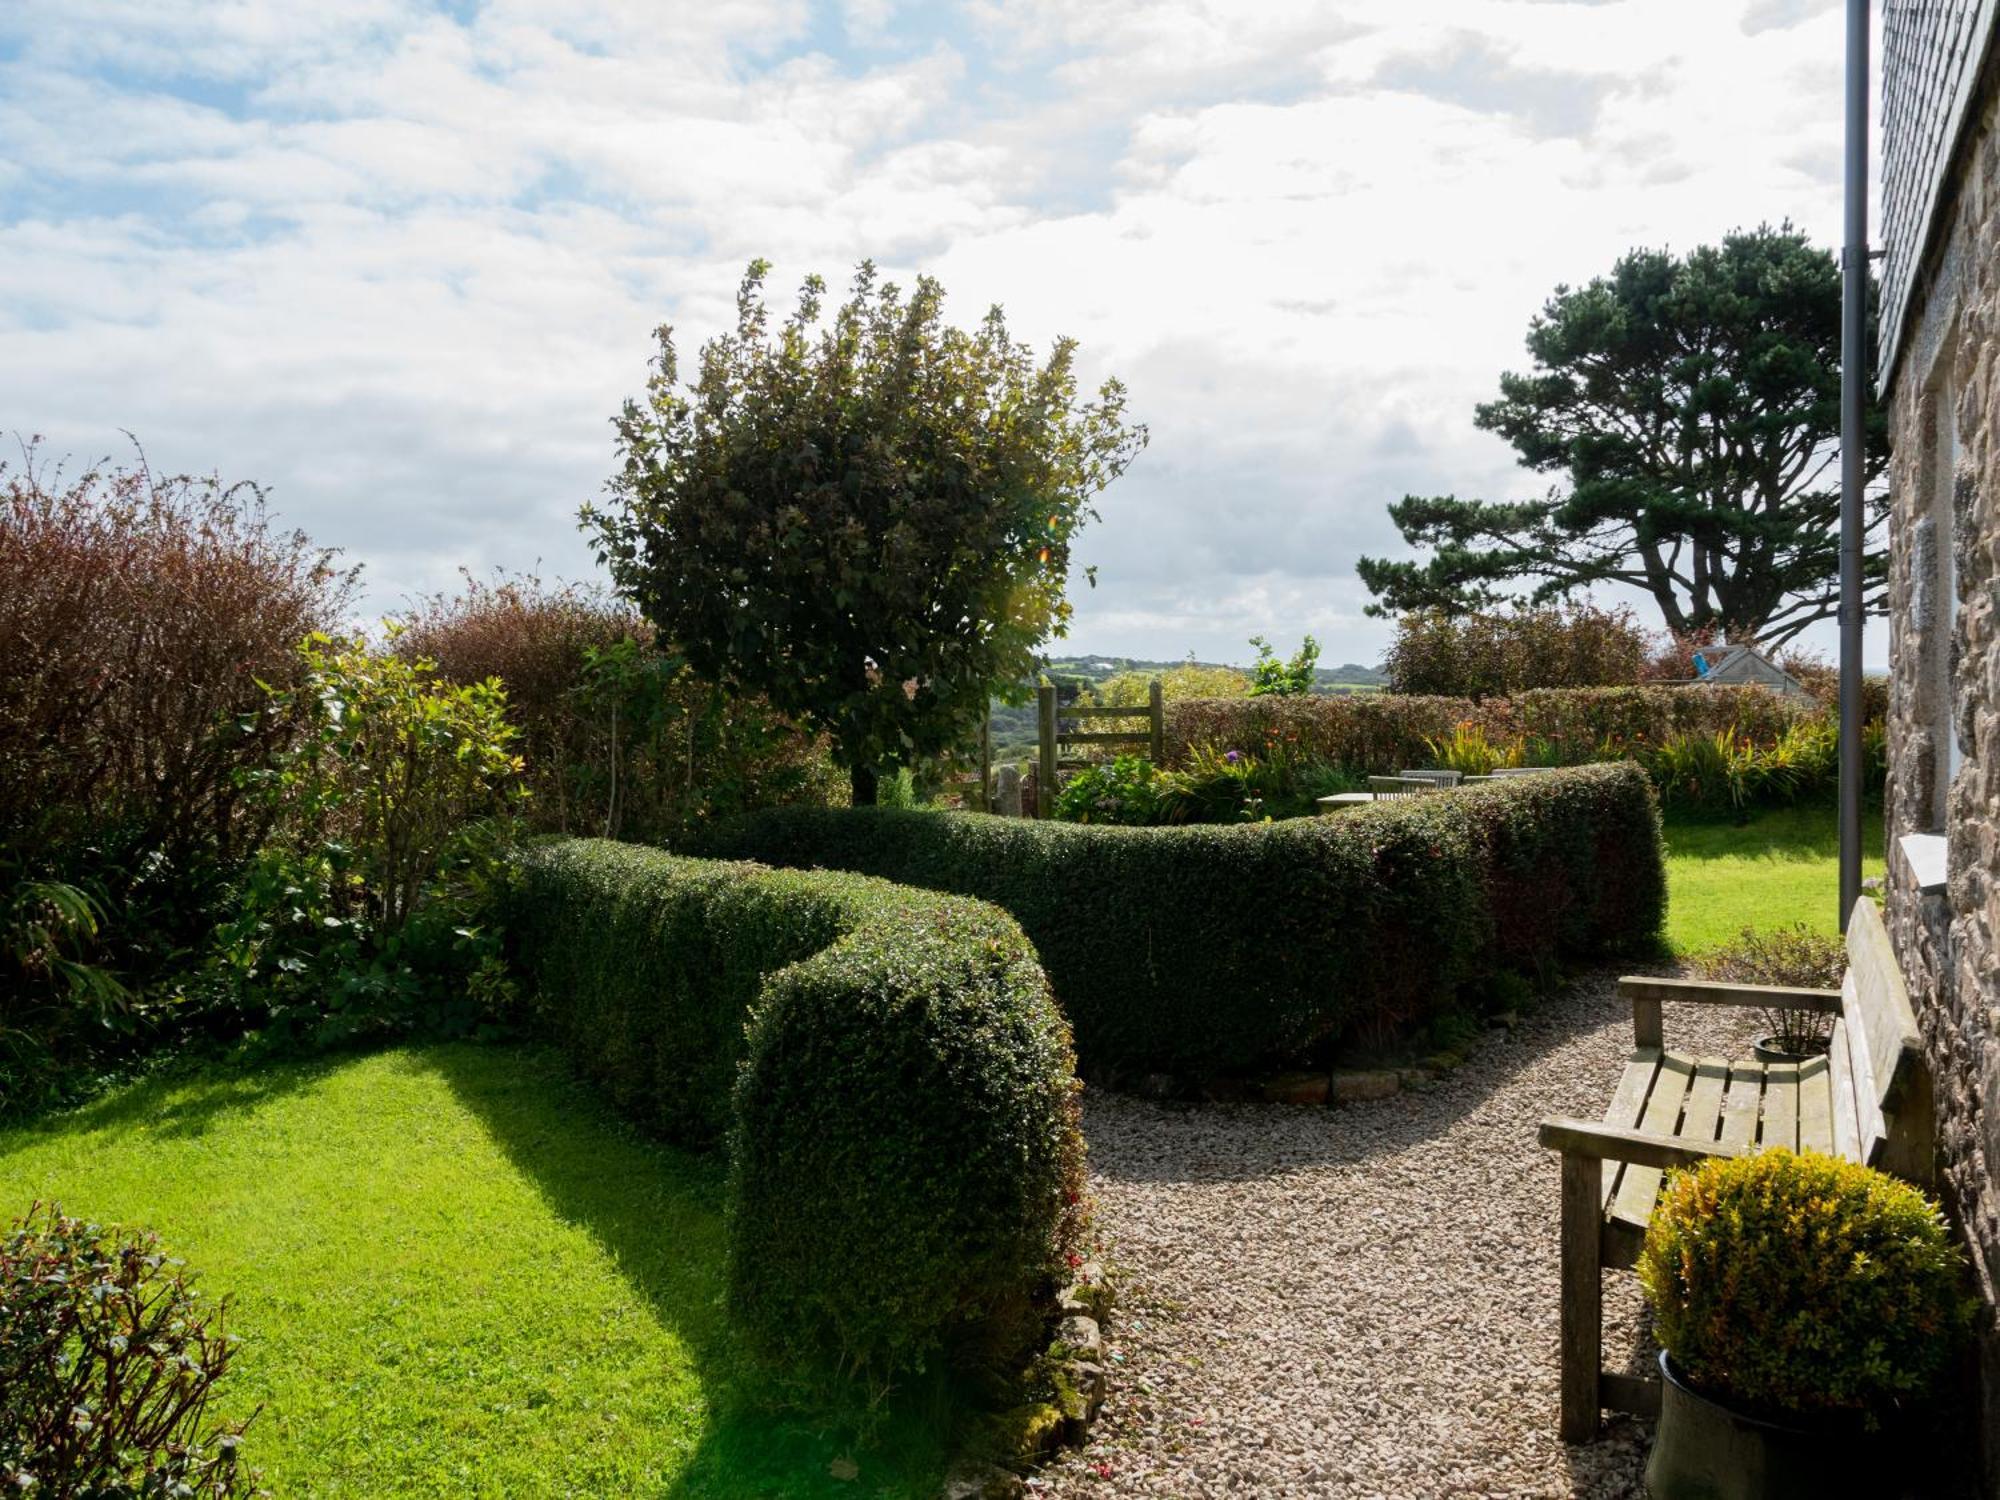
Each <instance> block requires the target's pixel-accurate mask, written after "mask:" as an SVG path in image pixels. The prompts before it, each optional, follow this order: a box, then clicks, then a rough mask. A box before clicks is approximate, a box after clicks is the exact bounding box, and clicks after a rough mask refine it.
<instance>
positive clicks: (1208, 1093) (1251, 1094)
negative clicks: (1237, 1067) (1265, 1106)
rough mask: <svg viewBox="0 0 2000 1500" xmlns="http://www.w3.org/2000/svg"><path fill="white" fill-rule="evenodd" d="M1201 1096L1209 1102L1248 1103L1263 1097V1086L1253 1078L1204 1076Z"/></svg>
mask: <svg viewBox="0 0 2000 1500" xmlns="http://www.w3.org/2000/svg"><path fill="white" fill-rule="evenodd" d="M1201 1097H1202V1098H1203V1099H1205V1100H1207V1101H1208V1102H1209V1103H1210V1104H1249V1103H1251V1102H1253V1101H1254V1100H1258V1099H1262V1098H1263V1097H1264V1086H1263V1085H1262V1084H1261V1083H1259V1082H1258V1081H1257V1080H1256V1079H1254V1078H1231V1077H1217V1078H1204V1079H1203V1080H1202V1081H1201Z"/></svg>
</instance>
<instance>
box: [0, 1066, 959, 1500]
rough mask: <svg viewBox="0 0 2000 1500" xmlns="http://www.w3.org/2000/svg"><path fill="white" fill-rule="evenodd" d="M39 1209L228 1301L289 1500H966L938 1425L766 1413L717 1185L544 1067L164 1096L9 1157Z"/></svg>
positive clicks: (244, 1398) (266, 1458) (314, 1076)
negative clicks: (950, 1493)
mask: <svg viewBox="0 0 2000 1500" xmlns="http://www.w3.org/2000/svg"><path fill="white" fill-rule="evenodd" d="M38 1197H39V1198H42V1199H44V1200H55V1201H59V1202H60V1203H61V1205H62V1207H63V1208H64V1209H65V1210H66V1211H68V1212H71V1213H74V1214H79V1215H82V1216H86V1217H91V1218H96V1219H99V1220H107V1221H118V1222H126V1223H141V1224H146V1225H149V1226H151V1227H153V1228H155V1229H157V1230H159V1231H160V1232H161V1233H162V1234H163V1235H164V1236H165V1237H166V1239H167V1241H168V1243H169V1246H170V1248H172V1249H173V1250H174V1251H175V1252H176V1253H178V1254H179V1255H181V1256H183V1257H184V1258H185V1259H186V1260H187V1261H188V1262H189V1263H190V1264H191V1265H192V1266H193V1267H195V1268H196V1269H198V1270H199V1271H200V1273H201V1280H202V1284H203V1285H204V1287H205V1288H206V1289H207V1290H208V1291H209V1292H210V1293H211V1294H220V1293H228V1294H230V1296H231V1297H232V1298H233V1299H234V1316H233V1318H232V1320H231V1321H232V1326H233V1329H234V1331H235V1332H236V1333H238V1334H239V1335H240V1336H241V1338H242V1340H243V1343H242V1348H241V1352H240V1353H239V1355H238V1357H237V1362H236V1365H235V1367H234V1369H233V1370H232V1372H231V1374H230V1377H229V1379H228V1381H227V1382H225V1385H224V1390H225V1391H226V1392H227V1400H226V1401H225V1402H224V1407H225V1410H226V1412H227V1413H228V1414H231V1415H238V1416H240V1415H243V1414H246V1413H247V1412H249V1411H250V1410H251V1409H252V1408H253V1407H255V1406H257V1405H259V1404H260V1403H261V1404H262V1405H263V1407H264V1411H263V1413H262V1415H260V1416H259V1417H258V1418H257V1420H256V1422H255V1424H254V1425H253V1427H252V1428H251V1430H250V1435H249V1439H248V1441H247V1442H246V1445H245V1452H246V1454H247V1455H248V1457H249V1460H250V1462H251V1463H253V1464H254V1465H256V1466H258V1467H261V1468H262V1469H263V1470H264V1474H265V1483H266V1485H267V1487H268V1488H269V1489H270V1490H271V1491H272V1492H273V1493H275V1494H278V1495H285V1496H291V1495H356V1496H371V1497H374V1496H390V1495H453V1496H459V1495H495V1496H499V1495H506V1496H522V1495H565V1494H568V1495H591V1496H597V1495H618V1496H628V1495H629V1496H674V1497H697V1496H753V1495H754V1496H760V1497H762V1496H816V1495H840V1496H847V1497H853V1496H857V1495H865V1496H902V1495H924V1496H929V1495H933V1494H935V1493H936V1491H937V1488H938V1485H939V1471H940V1467H941V1463H942V1455H941V1451H940V1446H939V1441H938V1439H937V1438H936V1437H934V1436H933V1435H932V1430H933V1424H932V1423H930V1422H928V1421H924V1420H921V1419H920V1417H919V1416H917V1415H913V1414H909V1413H904V1414H901V1415H898V1416H895V1417H892V1418H890V1419H888V1421H887V1422H886V1424H885V1425H884V1426H883V1428H882V1429H881V1430H879V1431H878V1432H877V1434H876V1438H877V1440H876V1442H875V1443H874V1444H872V1445H870V1446H867V1447H857V1446H855V1444H854V1441H853V1428H852V1427H851V1426H848V1427H843V1426H842V1424H841V1423H839V1422H836V1421H833V1420H831V1419H828V1420H821V1421H809V1420H806V1419H805V1418H802V1417H799V1416H797V1415H784V1414H781V1413H780V1412H778V1411H777V1410H776V1409H774V1408H773V1407H772V1406H771V1405H770V1404H769V1403H768V1402H767V1401H765V1400H763V1399H761V1398H762V1395H763V1393H765V1392H767V1391H769V1390H770V1389H771V1388H772V1387H771V1385H770V1382H769V1381H768V1379H765V1378H760V1375H759V1372H757V1371H756V1370H754V1369H752V1368H749V1367H748V1363H747V1361H746V1360H745V1359H744V1358H743V1357H742V1356H741V1355H740V1354H739V1353H737V1352H736V1351H735V1350H734V1348H733V1347H732V1345H731V1341H730V1337H729V1333H728V1329H727V1326H726V1324H725V1321H724V1317H723V1312H722V1308H721V1306H720V1301H719V1299H720V1296H721V1291H722V1272H721V1257H722V1250H723V1235H722V1222H721V1181H720V1167H719V1164H718V1163H716V1162H714V1161H711V1160H709V1159H706V1158H696V1157H689V1156H685V1155H682V1154H679V1153H675V1152H672V1151H669V1150H665V1149H663V1148H660V1147H657V1146H654V1145H650V1144H647V1143H644V1142H642V1141H639V1140H636V1139H634V1138H633V1137H632V1136H631V1135H629V1134H628V1133H627V1132H625V1131H624V1130H623V1129H621V1128H620V1127H619V1126H618V1124H617V1122H616V1121H614V1120H612V1119H610V1118H608V1117H607V1116H605V1115H604V1114H603V1113H602V1112H601V1111H600V1110H599V1108H598V1107H597V1105H596V1104H595V1102H594V1100H593V1099H592V1098H591V1097H590V1096H589V1095H588V1094H587V1092H586V1091H585V1090H583V1089H581V1088H579V1087H578V1086H576V1085H574V1084H573V1083H571V1082H570V1081H569V1080H568V1078H567V1076H566V1074H565V1073H564V1072H563V1069H562V1067H561V1064H560V1060H559V1059H556V1058H554V1057H553V1056H552V1055H550V1054H548V1053H545V1052H542V1051H540V1050H537V1049H532V1048H525V1047H483V1048H481V1047H471V1046H433V1047H424V1048H406V1049H399V1050H395V1051H389V1052H382V1053H377V1054H373V1055H369V1056H363V1057H358V1058H357V1057H347V1058H341V1059H337V1060H333V1061H325V1062H318V1063H308V1064H292V1065H282V1066H264V1067H261V1068H257V1069H253V1070H251V1071H248V1072H243V1073H232V1074H230V1075H228V1076H224V1075H222V1074H219V1073H210V1074H205V1075H201V1076H198V1077H195V1078H194V1079H192V1080H189V1079H186V1078H183V1079H181V1080H178V1081H170V1080H169V1081H162V1080H155V1081H151V1082H145V1083H141V1084H138V1085H136V1086H134V1087H131V1088H128V1089H126V1090H124V1091H122V1092H120V1093H118V1094H115V1095H112V1096H110V1097H108V1098H106V1099H103V1100H100V1101H99V1102H97V1103H96V1104H95V1105H92V1106H90V1107H88V1108H86V1109H83V1110H80V1111H78V1112H76V1113H74V1114H71V1115H67V1116H63V1117H59V1118H57V1119H54V1120H51V1121H45V1122H42V1123H40V1124H38V1125H35V1126H32V1127H27V1128H22V1129H16V1130H12V1131H8V1132H5V1133H0V1219H4V1218H6V1217H8V1216H11V1215H17V1214H20V1213H22V1212H24V1211H25V1210H26V1208H27V1206H28V1204H29V1203H30V1202H32V1201H33V1200H35V1199H36V1198H38ZM788 1410H790V1411H793V1412H796V1411H797V1410H798V1408H796V1407H793V1408H788ZM836 1459H846V1460H851V1461H853V1462H855V1463H856V1464H858V1467H859V1474H858V1478H857V1479H849V1480H846V1481H842V1480H838V1479H835V1478H834V1477H832V1475H831V1473H830V1471H829V1465H830V1464H832V1463H833V1462H834V1461H835V1460H836ZM840 1467H841V1469H842V1471H843V1472H845V1469H846V1466H845V1464H842V1465H840Z"/></svg>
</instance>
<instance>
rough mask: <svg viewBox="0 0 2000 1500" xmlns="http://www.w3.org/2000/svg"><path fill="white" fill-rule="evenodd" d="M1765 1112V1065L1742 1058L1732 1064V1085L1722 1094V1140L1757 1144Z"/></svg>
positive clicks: (1745, 1146) (1746, 1145)
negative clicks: (1758, 1128)
mask: <svg viewBox="0 0 2000 1500" xmlns="http://www.w3.org/2000/svg"><path fill="white" fill-rule="evenodd" d="M1763 1112H1764V1065H1763V1064H1762V1063H1760V1062H1757V1061H1754V1060H1746V1059H1742V1058H1739V1059H1738V1060H1737V1061H1735V1062H1733V1063H1731V1064H1730V1065H1729V1088H1728V1090H1727V1091H1726V1092H1725V1093H1724V1094H1723V1096H1722V1135H1721V1140H1722V1143H1723V1144H1724V1145H1725V1146H1735V1147H1737V1148H1738V1149H1748V1148H1749V1147H1751V1146H1754V1145H1755V1144H1756V1143H1757V1122H1758V1119H1759V1117H1760V1116H1761V1115H1762V1114H1763Z"/></svg>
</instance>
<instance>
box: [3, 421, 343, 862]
mask: <svg viewBox="0 0 2000 1500" xmlns="http://www.w3.org/2000/svg"><path fill="white" fill-rule="evenodd" d="M352 582H353V574H352V573H349V572H342V571H340V570H338V569H336V568H335V566H334V553H333V552H332V551H330V550H329V549H326V548H322V547H316V546H314V545H313V544H312V543H311V542H310V541H308V540H307V539H306V537H305V536H304V534H303V533H301V532H296V531H282V530H279V529H277V528H276V527H274V526H273V525H272V523H271V520H270V518H269V516H268V514H267V513H266V511H265V507H264V496H263V493H262V491H260V490H259V489H257V487H256V486H254V485H251V484H236V485H229V486H225V485H223V484H222V483H221V482H220V481H219V480H218V479H216V478H213V477H210V478H194V477H189V476H185V475H177V476H173V477H170V478H162V477H159V476H156V475H154V474H153V473H151V472H150V471H148V470H147V469H146V468H145V467H144V465H143V463H140V464H137V465H134V466H131V467H125V468H117V467H107V468H97V469H91V470H89V471H87V472H85V473H83V474H81V475H79V476H77V477H75V478H73V479H71V478H66V477H65V476H64V475H63V474H62V473H61V471H60V470H59V469H54V470H51V469H48V468H46V467H44V466H40V465H38V463H37V457H36V450H35V449H34V448H33V446H32V445H31V446H30V447H29V448H28V449H27V452H26V454H25V456H24V459H23V462H22V464H21V465H20V466H19V467H18V468H9V467H8V466H6V465H4V464H0V838H3V839H4V840H5V841H8V842H11V843H12V844H13V848H14V852H15V853H16V855H17V857H18V858H19V859H20V862H21V863H22V864H23V865H26V866H30V867H35V866H44V867H46V866H49V865H52V864H58V863H60V860H59V859H58V858H57V857H56V856H57V854H58V853H59V851H62V850H64V849H66V848H68V847H70V846H72V845H74V844H75V843H76V842H77V841H79V840H103V839H104V838H106V837H107V835H108V834H109V832H110V831H112V830H116V831H117V833H118V839H117V842H118V844H119V845H120V847H121V848H122V850H123V851H124V852H125V854H126V855H127V856H130V857H139V858H151V857H156V856H158V857H164V858H166V859H167V860H170V861H172V862H174V863H175V864H176V865H182V866H184V865H187V864H189V863H190V862H195V861H204V860H205V861H214V862H219V863H221V864H223V865H228V864H230V863H232V862H234V861H235V860H237V859H239V858H241V857H242V856H243V855H244V854H246V853H247V852H248V851H249V850H250V849H251V848H252V847H254V845H255V843H256V842H257V840H258V839H259V838H260V837H261V836H262V834H263V832H264V829H263V827H262V825H261V823H260V821H259V817H260V815H259V814H258V813H257V812H256V811H255V807H254V800H255V799H252V798H250V797H248V796H247V795H246V789H245V786H244V783H243V777H242V775H241V773H242V772H244V771H245V770H247V769H249V768H252V767H255V766H257V765H260V764H262V763H263V762H264V761H265V760H266V759H267V757H268V755H269V753H270V751H271V750H272V749H273V748H274V747H275V746H277V745H279V744H281V743H283V742H284V741H285V740H286V738H287V737H288V736H289V735H290V734H291V733H292V726H291V725H290V724H289V723H287V722H286V721H285V720H284V719H283V718H282V717H281V716H274V715H273V714H271V713H269V712H267V708H268V705H269V699H268V696H267V694H266V693H265V691H264V689H263V688H262V687H261V686H260V685H259V684H260V683H270V684H272V685H274V686H276V685H283V684H286V683H289V682H291V681H294V680H295V679H296V677H297V675H298V673H299V671H300V667H299V662H298V658H297V655H296V648H297V646H298V644H299V642H300V641H301V640H302V639H303V638H304V637H305V636H306V635H308V634H309V633H310V632H312V631H314V630H318V629H324V628H330V627H333V626H335V625H337V624H338V623H339V621H340V617H341V615H342V613H343V611H344V609H345V607H346V604H347V600H348V597H349V592H350V589H351V585H352Z"/></svg>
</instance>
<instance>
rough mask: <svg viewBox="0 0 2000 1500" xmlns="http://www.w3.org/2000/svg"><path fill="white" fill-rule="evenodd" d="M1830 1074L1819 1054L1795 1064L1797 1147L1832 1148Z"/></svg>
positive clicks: (1801, 1148) (1830, 1149)
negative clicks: (1796, 1068)
mask: <svg viewBox="0 0 2000 1500" xmlns="http://www.w3.org/2000/svg"><path fill="white" fill-rule="evenodd" d="M1832 1079H1833V1074H1832V1070H1831V1069H1829V1068H1828V1067H1827V1061H1826V1059H1825V1058H1823V1057H1814V1058H1808V1059H1807V1060H1806V1061H1805V1062H1802V1063H1800V1064H1799V1150H1801V1151H1825V1152H1831V1151H1832V1150H1833V1082H1832Z"/></svg>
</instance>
